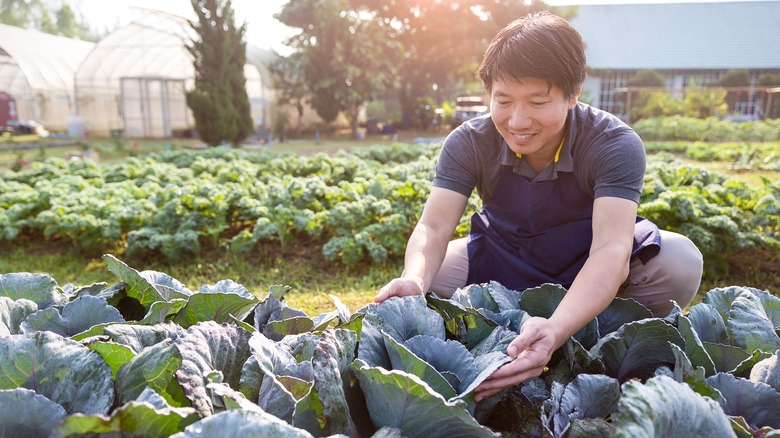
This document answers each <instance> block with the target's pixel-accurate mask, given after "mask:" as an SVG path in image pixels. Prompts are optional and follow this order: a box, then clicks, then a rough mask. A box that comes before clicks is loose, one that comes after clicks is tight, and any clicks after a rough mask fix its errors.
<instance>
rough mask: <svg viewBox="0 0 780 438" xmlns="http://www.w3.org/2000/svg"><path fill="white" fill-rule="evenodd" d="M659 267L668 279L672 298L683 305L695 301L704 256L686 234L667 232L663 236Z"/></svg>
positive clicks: (667, 282)
mask: <svg viewBox="0 0 780 438" xmlns="http://www.w3.org/2000/svg"><path fill="white" fill-rule="evenodd" d="M662 239H663V240H662V241H661V248H662V249H661V252H660V253H659V256H661V257H662V258H661V259H660V260H658V261H659V262H661V266H660V267H659V269H660V270H661V275H662V276H663V277H664V278H665V279H666V281H665V283H666V288H667V291H668V292H669V296H670V299H673V300H675V301H676V302H677V304H679V305H680V306H681V307H685V306H687V305H689V304H690V303H691V301H693V298H694V297H695V296H696V293H697V292H698V290H699V285H700V284H701V276H702V272H703V269H704V258H703V257H702V254H701V251H699V249H698V248H697V247H696V245H695V244H694V243H693V242H692V241H691V240H690V239H689V238H688V237H686V236H683V235H682V234H677V233H671V232H665V233H664V235H663V236H662Z"/></svg>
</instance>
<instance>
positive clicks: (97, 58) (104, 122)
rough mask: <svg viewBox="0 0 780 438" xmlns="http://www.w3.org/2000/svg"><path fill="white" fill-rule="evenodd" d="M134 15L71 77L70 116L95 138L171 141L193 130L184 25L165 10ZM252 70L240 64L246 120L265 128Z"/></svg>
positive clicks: (188, 31) (188, 35)
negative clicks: (111, 136) (72, 103)
mask: <svg viewBox="0 0 780 438" xmlns="http://www.w3.org/2000/svg"><path fill="white" fill-rule="evenodd" d="M136 9H137V11H138V13H139V16H138V17H137V18H136V19H134V20H133V21H132V22H131V23H130V24H128V25H126V26H123V27H121V28H119V29H117V30H115V31H113V32H111V33H110V34H108V35H107V36H105V37H104V38H102V39H101V40H100V41H99V42H98V43H97V44H96V45H95V47H94V48H93V49H92V50H91V51H90V53H89V54H88V55H87V56H86V57H85V58H84V60H83V61H82V62H81V64H80V66H79V68H78V70H77V71H76V73H75V80H74V82H75V90H76V102H75V113H76V114H77V115H78V116H79V117H80V118H81V119H82V120H83V124H84V130H85V131H86V132H87V133H90V134H95V135H101V136H105V135H109V134H111V133H118V132H121V133H122V134H123V135H124V136H127V137H150V138H164V137H171V136H172V134H173V133H174V131H176V130H185V129H188V128H191V127H193V125H194V123H195V122H194V119H193V116H192V113H191V111H190V109H189V107H188V106H187V102H186V91H185V90H189V89H192V87H193V86H194V78H195V68H194V66H193V60H192V55H191V54H190V52H189V51H188V50H187V45H189V44H190V41H192V39H194V38H196V37H197V36H196V35H194V30H193V29H192V27H191V26H190V24H189V22H188V21H187V20H186V19H184V18H182V17H179V16H177V15H173V14H169V13H166V12H161V11H156V10H150V9H142V8H136ZM258 68H259V67H258V66H255V65H253V64H251V63H247V64H245V66H244V76H245V77H246V88H247V95H248V97H249V101H250V106H251V112H252V114H251V115H252V120H254V122H255V124H256V125H257V126H263V125H264V124H265V120H264V119H265V112H266V108H265V102H266V99H265V94H266V93H267V92H268V90H267V89H266V87H265V86H264V85H263V78H262V76H261V74H260V71H259V70H258Z"/></svg>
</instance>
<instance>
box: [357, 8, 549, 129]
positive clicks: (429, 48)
mask: <svg viewBox="0 0 780 438" xmlns="http://www.w3.org/2000/svg"><path fill="white" fill-rule="evenodd" d="M350 4H351V6H352V8H353V9H355V10H357V9H359V8H361V7H362V8H365V9H367V10H369V11H371V13H372V14H375V15H376V16H377V17H378V18H379V19H380V20H381V21H380V23H381V24H382V28H383V30H384V31H385V34H386V35H387V37H388V38H390V39H392V40H395V41H398V42H400V43H401V45H402V46H403V47H404V51H405V53H404V57H403V60H402V65H401V67H400V72H399V76H400V86H399V88H398V100H399V102H400V104H401V108H402V111H403V112H405V113H408V114H412V113H413V112H414V110H415V109H416V108H417V106H418V105H419V103H420V102H422V101H424V100H425V99H426V98H428V97H432V98H434V100H435V101H436V103H437V104H440V103H441V102H442V101H443V100H444V99H446V98H448V97H449V95H450V94H452V92H454V91H455V89H456V87H458V86H459V84H461V83H464V82H465V83H470V82H473V81H474V80H475V78H474V72H475V71H476V69H477V66H478V63H479V62H480V61H481V58H482V56H483V54H484V51H485V48H486V47H487V45H488V43H489V42H490V40H491V39H492V38H493V36H494V35H495V34H496V33H497V32H498V31H499V30H500V29H501V28H503V27H504V26H506V25H507V24H509V23H510V22H511V21H512V20H514V19H516V18H520V17H522V16H525V15H527V14H528V13H530V12H534V11H538V10H540V9H549V7H548V6H547V5H545V4H544V3H542V2H540V1H536V0H533V1H527V2H526V1H517V0H491V1H488V0H428V1H424V2H421V1H419V0H395V1H392V2H387V1H386V0H350Z"/></svg>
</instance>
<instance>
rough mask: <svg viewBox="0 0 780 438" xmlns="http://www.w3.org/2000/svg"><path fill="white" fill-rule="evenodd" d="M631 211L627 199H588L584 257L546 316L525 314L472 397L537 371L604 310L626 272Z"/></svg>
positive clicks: (633, 204) (633, 205) (634, 207)
mask: <svg viewBox="0 0 780 438" xmlns="http://www.w3.org/2000/svg"><path fill="white" fill-rule="evenodd" d="M636 213H637V204H636V202H634V201H631V200H628V199H623V198H615V197H601V198H597V199H596V200H595V201H594V203H593V241H592V243H591V247H590V254H589V256H588V260H587V261H586V262H585V265H584V266H583V267H582V269H581V270H580V272H579V273H578V274H577V277H576V278H575V279H574V283H573V284H572V286H571V287H570V288H569V291H568V292H567V293H566V296H565V297H564V299H563V301H561V303H560V305H559V306H558V308H557V309H556V310H555V312H554V313H553V314H552V316H550V318H549V319H545V318H538V317H537V318H531V319H530V320H528V321H527V322H526V323H525V324H524V325H523V327H522V328H521V330H520V335H519V336H517V337H516V338H515V339H514V340H513V341H512V343H511V344H510V345H509V347H508V348H507V354H509V355H510V356H512V357H515V360H513V361H512V362H510V363H509V364H507V365H505V366H503V367H501V368H500V369H498V370H497V371H496V372H495V373H493V375H491V376H490V378H489V379H488V380H486V381H485V382H483V383H482V384H481V385H479V387H477V389H476V399H477V401H479V400H481V399H483V398H485V397H488V396H491V395H493V394H495V393H497V392H498V391H500V390H501V389H503V388H506V387H509V386H513V385H516V384H518V383H520V382H522V381H524V380H526V379H529V378H531V377H536V376H538V375H540V374H541V373H542V370H543V369H544V367H545V365H547V362H549V361H550V358H551V357H552V354H553V352H554V351H555V350H556V349H557V348H558V347H560V346H561V345H563V344H564V343H565V342H566V341H567V340H568V339H569V338H570V337H571V336H573V335H574V334H575V333H577V331H579V330H580V329H581V328H582V327H584V326H585V325H586V324H587V323H588V322H590V321H591V320H593V318H595V317H596V316H598V314H599V313H601V312H602V311H604V309H606V308H607V306H608V305H609V303H610V302H611V301H612V300H613V299H614V298H615V295H616V293H617V290H618V287H620V285H621V283H623V281H624V280H625V279H626V277H627V276H628V264H629V259H630V257H631V248H632V242H633V237H634V224H635V222H636Z"/></svg>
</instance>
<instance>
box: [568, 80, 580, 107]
mask: <svg viewBox="0 0 780 438" xmlns="http://www.w3.org/2000/svg"><path fill="white" fill-rule="evenodd" d="M580 94H582V85H580V86H579V88H577V90H576V91H575V92H574V94H572V95H571V97H570V98H569V109H572V108H574V106H575V105H577V99H579V97H580Z"/></svg>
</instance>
